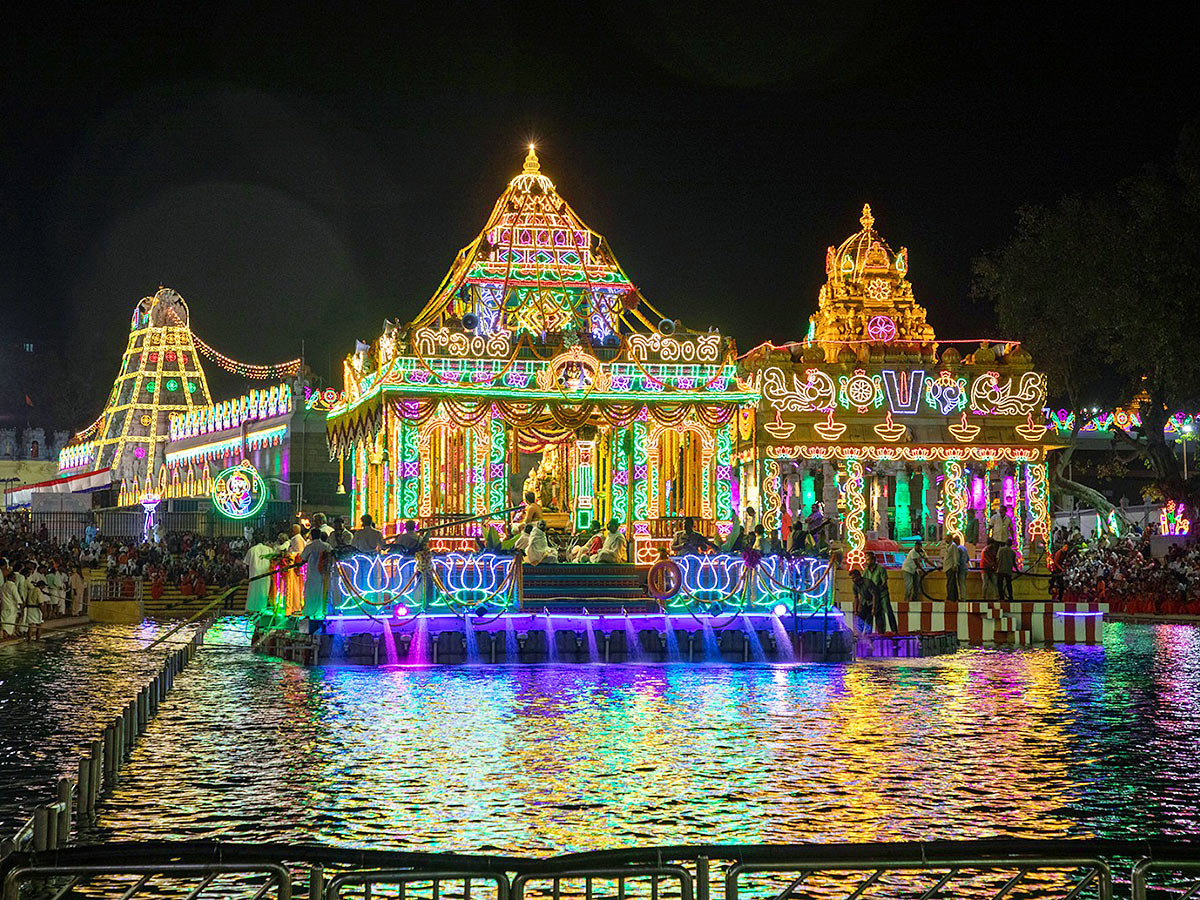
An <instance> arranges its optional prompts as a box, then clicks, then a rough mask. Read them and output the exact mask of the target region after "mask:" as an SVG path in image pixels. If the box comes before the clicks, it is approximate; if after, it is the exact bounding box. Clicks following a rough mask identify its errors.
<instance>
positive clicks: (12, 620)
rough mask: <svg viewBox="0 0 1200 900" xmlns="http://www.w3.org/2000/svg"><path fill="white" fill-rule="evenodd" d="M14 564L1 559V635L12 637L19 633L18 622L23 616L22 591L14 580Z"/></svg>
mask: <svg viewBox="0 0 1200 900" xmlns="http://www.w3.org/2000/svg"><path fill="white" fill-rule="evenodd" d="M14 574H15V573H14V572H13V569H12V566H10V565H9V564H8V560H7V559H2V560H0V577H3V579H4V583H3V584H2V585H0V637H12V636H13V635H15V634H16V633H17V622H19V621H20V618H21V591H20V589H19V588H18V587H17V582H16V581H14V580H13V575H14Z"/></svg>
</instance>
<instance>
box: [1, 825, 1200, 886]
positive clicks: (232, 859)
mask: <svg viewBox="0 0 1200 900" xmlns="http://www.w3.org/2000/svg"><path fill="white" fill-rule="evenodd" d="M47 849H49V848H47ZM0 876H3V900H19V895H22V894H23V892H22V890H21V889H22V887H23V886H25V887H27V888H29V889H30V891H31V893H29V894H28V896H44V897H52V896H53V897H63V896H65V895H68V894H69V895H71V896H81V895H86V896H89V897H93V898H101V897H112V898H113V900H117V898H119V900H149V898H151V897H163V896H177V897H180V898H184V897H186V898H187V900H198V898H200V895H201V893H203V894H204V897H205V900H207V898H209V897H212V898H216V897H218V896H219V897H221V898H234V897H246V898H248V900H267V898H272V900H276V898H277V900H290V898H291V897H292V896H293V894H294V893H301V894H304V895H305V896H307V897H308V898H310V900H384V898H386V900H715V898H721V897H723V898H724V900H884V898H887V900H951V898H955V900H1052V898H1057V900H1117V898H1121V900H1125V898H1128V900H1191V898H1193V897H1195V896H1197V895H1198V894H1200V848H1198V846H1197V844H1195V843H1189V842H1186V841H1175V842H1165V841H1163V842H1160V841H1113V840H1086V839H1085V840H1045V841H1042V840H981V841H934V842H921V843H918V842H912V843H895V844H889V843H879V844H833V845H820V844H778V845H772V844H747V845H737V844H724V845H720V844H717V845H697V846H675V847H635V848H626V849H623V850H605V851H597V852H585V853H571V854H566V855H562V856H553V857H543V858H531V857H513V856H498V855H469V854H451V853H445V854H439V853H412V852H404V851H392V852H389V851H372V850H359V849H351V848H334V847H323V846H320V845H313V844H295V845H283V844H252V845H251V844H237V843H226V842H209V841H196V842H192V841H188V842H172V841H162V842H146V843H109V844H96V845H92V846H79V847H73V848H59V849H57V850H53V851H51V852H42V853H17V854H14V855H13V856H10V857H9V858H8V859H7V860H2V858H0ZM217 879H221V884H220V886H219V887H218V886H216V885H215V884H214V882H215V881H216V880H217ZM152 880H153V882H154V883H153V884H150V882H151V881H152ZM305 882H307V884H305ZM296 888H300V890H299V891H297V890H296Z"/></svg>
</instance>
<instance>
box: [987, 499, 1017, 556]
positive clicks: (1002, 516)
mask: <svg viewBox="0 0 1200 900" xmlns="http://www.w3.org/2000/svg"><path fill="white" fill-rule="evenodd" d="M988 537H989V538H991V539H992V540H993V541H995V542H996V544H997V545H998V546H1000V547H1003V546H1004V545H1005V544H1007V543H1009V542H1010V541H1011V540H1012V537H1013V520H1012V513H1010V512H1009V511H1008V507H1006V506H1002V507H1000V508H999V509H997V510H996V511H995V512H994V513H992V517H991V519H989V520H988Z"/></svg>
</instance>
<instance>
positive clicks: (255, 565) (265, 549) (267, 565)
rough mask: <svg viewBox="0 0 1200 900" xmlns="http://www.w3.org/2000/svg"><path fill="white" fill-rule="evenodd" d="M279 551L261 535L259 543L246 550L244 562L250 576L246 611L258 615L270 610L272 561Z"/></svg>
mask: <svg viewBox="0 0 1200 900" xmlns="http://www.w3.org/2000/svg"><path fill="white" fill-rule="evenodd" d="M277 553H278V551H277V550H276V549H275V548H274V547H272V546H271V545H270V544H268V543H267V542H266V541H264V540H263V539H262V535H261V534H260V535H259V539H258V541H257V543H255V544H254V546H253V547H251V548H250V549H248V550H247V551H246V556H245V557H244V559H243V562H245V564H246V569H247V571H248V573H249V576H250V584H249V586H248V587H247V588H246V612H247V613H249V614H250V615H252V616H254V615H258V614H259V613H262V612H269V611H270V606H271V575H270V572H271V561H272V560H273V559H274V557H275V556H276V555H277Z"/></svg>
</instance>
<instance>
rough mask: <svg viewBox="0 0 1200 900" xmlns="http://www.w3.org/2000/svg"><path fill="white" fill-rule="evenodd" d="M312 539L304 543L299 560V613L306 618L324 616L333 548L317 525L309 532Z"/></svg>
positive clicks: (319, 618)
mask: <svg viewBox="0 0 1200 900" xmlns="http://www.w3.org/2000/svg"><path fill="white" fill-rule="evenodd" d="M309 534H310V536H311V538H312V540H310V541H309V542H308V543H307V544H305V545H304V550H303V551H302V552H301V553H300V562H302V563H304V608H303V609H302V610H301V612H300V615H302V616H304V617H305V618H306V619H316V620H321V619H324V618H325V605H326V598H327V597H328V596H329V576H330V568H331V567H332V564H333V548H332V547H330V546H329V544H328V542H326V540H325V534H324V532H322V531H321V527H320V526H319V525H314V526H313V529H312V531H311V532H309Z"/></svg>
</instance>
